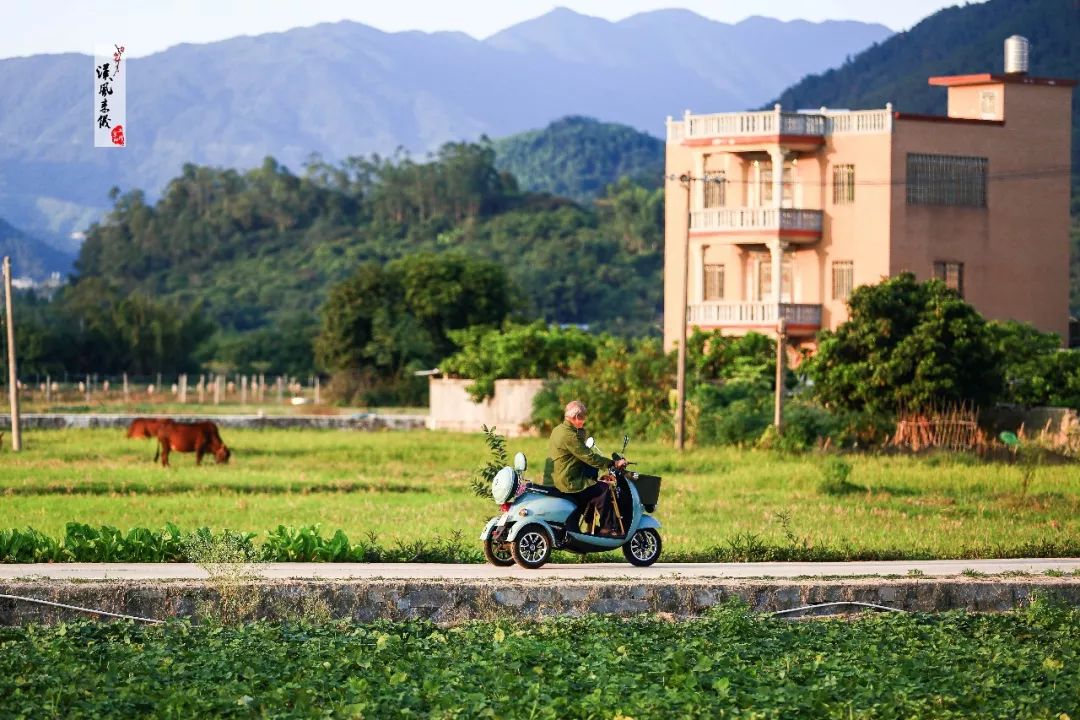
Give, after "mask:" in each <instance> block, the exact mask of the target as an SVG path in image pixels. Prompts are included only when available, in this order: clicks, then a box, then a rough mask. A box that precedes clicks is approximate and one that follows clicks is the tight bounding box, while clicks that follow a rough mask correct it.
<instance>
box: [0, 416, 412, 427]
mask: <svg viewBox="0 0 1080 720" xmlns="http://www.w3.org/2000/svg"><path fill="white" fill-rule="evenodd" d="M136 417H168V418H170V419H172V420H177V421H180V422H197V421H203V420H210V421H212V422H215V423H217V424H218V425H219V426H220V427H223V428H248V429H255V430H258V429H262V428H298V429H320V430H327V429H336V430H420V429H423V427H424V424H425V418H424V416H423V415H376V414H375V413H358V414H356V415H168V416H165V415H154V414H146V415H120V414H117V415H98V414H91V413H71V414H68V415H63V414H57V413H47V414H46V413H42V414H24V415H21V416H20V418H19V419H20V423H19V427H20V428H22V429H23V430H64V429H66V428H126V427H127V426H128V425H129V424H130V423H131V421H132V420H134V419H135V418H136ZM10 428H11V415H0V430H8V429H10Z"/></svg>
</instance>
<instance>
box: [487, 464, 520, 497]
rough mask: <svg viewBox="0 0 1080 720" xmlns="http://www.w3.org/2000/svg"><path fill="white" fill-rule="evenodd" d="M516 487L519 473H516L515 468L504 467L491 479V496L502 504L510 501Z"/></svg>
mask: <svg viewBox="0 0 1080 720" xmlns="http://www.w3.org/2000/svg"><path fill="white" fill-rule="evenodd" d="M515 489H517V475H516V474H515V473H514V468H512V467H504V468H503V469H502V470H500V471H499V472H497V473H495V478H494V479H493V480H492V481H491V497H492V498H493V499H494V500H495V502H497V503H499V504H500V505H501V504H503V503H506V502H510V498H512V497H513V496H514V490H515Z"/></svg>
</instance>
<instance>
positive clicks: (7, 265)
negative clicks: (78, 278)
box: [4, 257, 22, 452]
mask: <svg viewBox="0 0 1080 720" xmlns="http://www.w3.org/2000/svg"><path fill="white" fill-rule="evenodd" d="M4 299H5V302H6V303H7V349H8V395H9V396H10V397H11V449H12V450H14V451H15V452H19V450H21V449H22V435H21V434H20V432H19V376H18V373H17V372H16V370H15V324H14V323H15V318H14V312H13V311H12V307H11V258H9V257H5V258H4Z"/></svg>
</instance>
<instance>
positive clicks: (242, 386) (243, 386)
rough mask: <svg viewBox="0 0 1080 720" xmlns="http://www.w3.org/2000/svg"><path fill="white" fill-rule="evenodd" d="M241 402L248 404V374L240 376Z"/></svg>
mask: <svg viewBox="0 0 1080 720" xmlns="http://www.w3.org/2000/svg"><path fill="white" fill-rule="evenodd" d="M240 404H241V405H247V375H241V376H240Z"/></svg>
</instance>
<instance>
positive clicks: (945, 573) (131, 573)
mask: <svg viewBox="0 0 1080 720" xmlns="http://www.w3.org/2000/svg"><path fill="white" fill-rule="evenodd" d="M252 570H253V572H254V573H256V574H258V575H260V576H262V577H265V578H300V579H308V580H337V579H349V578H354V579H364V578H382V579H401V580H421V579H424V580H438V579H449V580H494V579H499V578H512V579H523V578H530V579H552V580H560V579H576V580H586V579H605V578H608V579H614V578H641V579H643V580H645V579H660V578H664V579H671V578H686V579H695V578H797V577H852V576H859V575H872V576H881V575H900V576H907V575H918V574H920V573H921V574H922V575H925V576H927V577H950V576H957V575H963V574H964V572H965V571H969V572H970V571H975V572H978V573H983V574H986V575H999V574H1002V573H1030V574H1036V575H1042V574H1044V573H1046V572H1047V571H1057V572H1063V573H1080V558H1060V559H1039V558H1037V559H1013V560H927V561H906V560H901V561H892V562H843V563H827V562H818V563H776V562H766V563H657V564H656V565H653V566H652V567H651V568H636V567H633V566H631V565H628V564H626V563H588V564H566V565H563V564H549V565H546V566H544V567H543V568H541V569H540V570H524V569H522V568H519V567H516V566H515V567H509V568H496V567H493V566H491V565H442V564H432V563H265V564H259V565H253V566H252ZM31 577H35V578H51V579H62V580H104V579H110V580H112V579H125V580H192V579H200V578H205V577H208V574H207V572H206V570H204V569H202V568H201V567H199V566H198V565H191V564H185V563H160V564H154V563H57V564H26V565H0V581H2V580H13V579H16V578H20V579H22V578H31Z"/></svg>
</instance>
